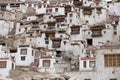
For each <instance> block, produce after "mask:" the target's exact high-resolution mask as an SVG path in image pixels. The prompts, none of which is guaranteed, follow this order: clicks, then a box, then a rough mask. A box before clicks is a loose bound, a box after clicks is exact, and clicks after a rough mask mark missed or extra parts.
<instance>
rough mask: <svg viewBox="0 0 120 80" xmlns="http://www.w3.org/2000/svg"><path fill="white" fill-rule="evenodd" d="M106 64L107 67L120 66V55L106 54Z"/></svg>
mask: <svg viewBox="0 0 120 80" xmlns="http://www.w3.org/2000/svg"><path fill="white" fill-rule="evenodd" d="M104 62H105V67H118V66H120V54H105V55H104Z"/></svg>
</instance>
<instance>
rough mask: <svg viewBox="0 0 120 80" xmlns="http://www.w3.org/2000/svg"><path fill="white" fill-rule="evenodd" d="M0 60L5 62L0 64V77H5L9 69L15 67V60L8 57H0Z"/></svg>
mask: <svg viewBox="0 0 120 80" xmlns="http://www.w3.org/2000/svg"><path fill="white" fill-rule="evenodd" d="M1 62H5V64H6V65H5V66H0V77H2V78H5V77H7V76H9V75H10V74H9V72H10V70H11V69H15V62H14V61H12V60H11V59H9V58H0V63H1ZM1 65H2V64H1ZM2 67H4V68H2Z"/></svg>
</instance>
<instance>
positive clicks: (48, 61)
mask: <svg viewBox="0 0 120 80" xmlns="http://www.w3.org/2000/svg"><path fill="white" fill-rule="evenodd" d="M54 63H55V58H54V57H52V56H41V57H40V59H39V66H38V67H39V71H40V72H48V73H55V67H54Z"/></svg>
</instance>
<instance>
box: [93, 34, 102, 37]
mask: <svg viewBox="0 0 120 80" xmlns="http://www.w3.org/2000/svg"><path fill="white" fill-rule="evenodd" d="M91 36H92V37H102V34H92V35H91Z"/></svg>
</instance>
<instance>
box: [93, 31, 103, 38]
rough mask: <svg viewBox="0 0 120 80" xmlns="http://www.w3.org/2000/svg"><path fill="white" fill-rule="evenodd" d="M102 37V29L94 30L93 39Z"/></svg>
mask: <svg viewBox="0 0 120 80" xmlns="http://www.w3.org/2000/svg"><path fill="white" fill-rule="evenodd" d="M101 36H102V33H101V29H99V30H92V37H101Z"/></svg>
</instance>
